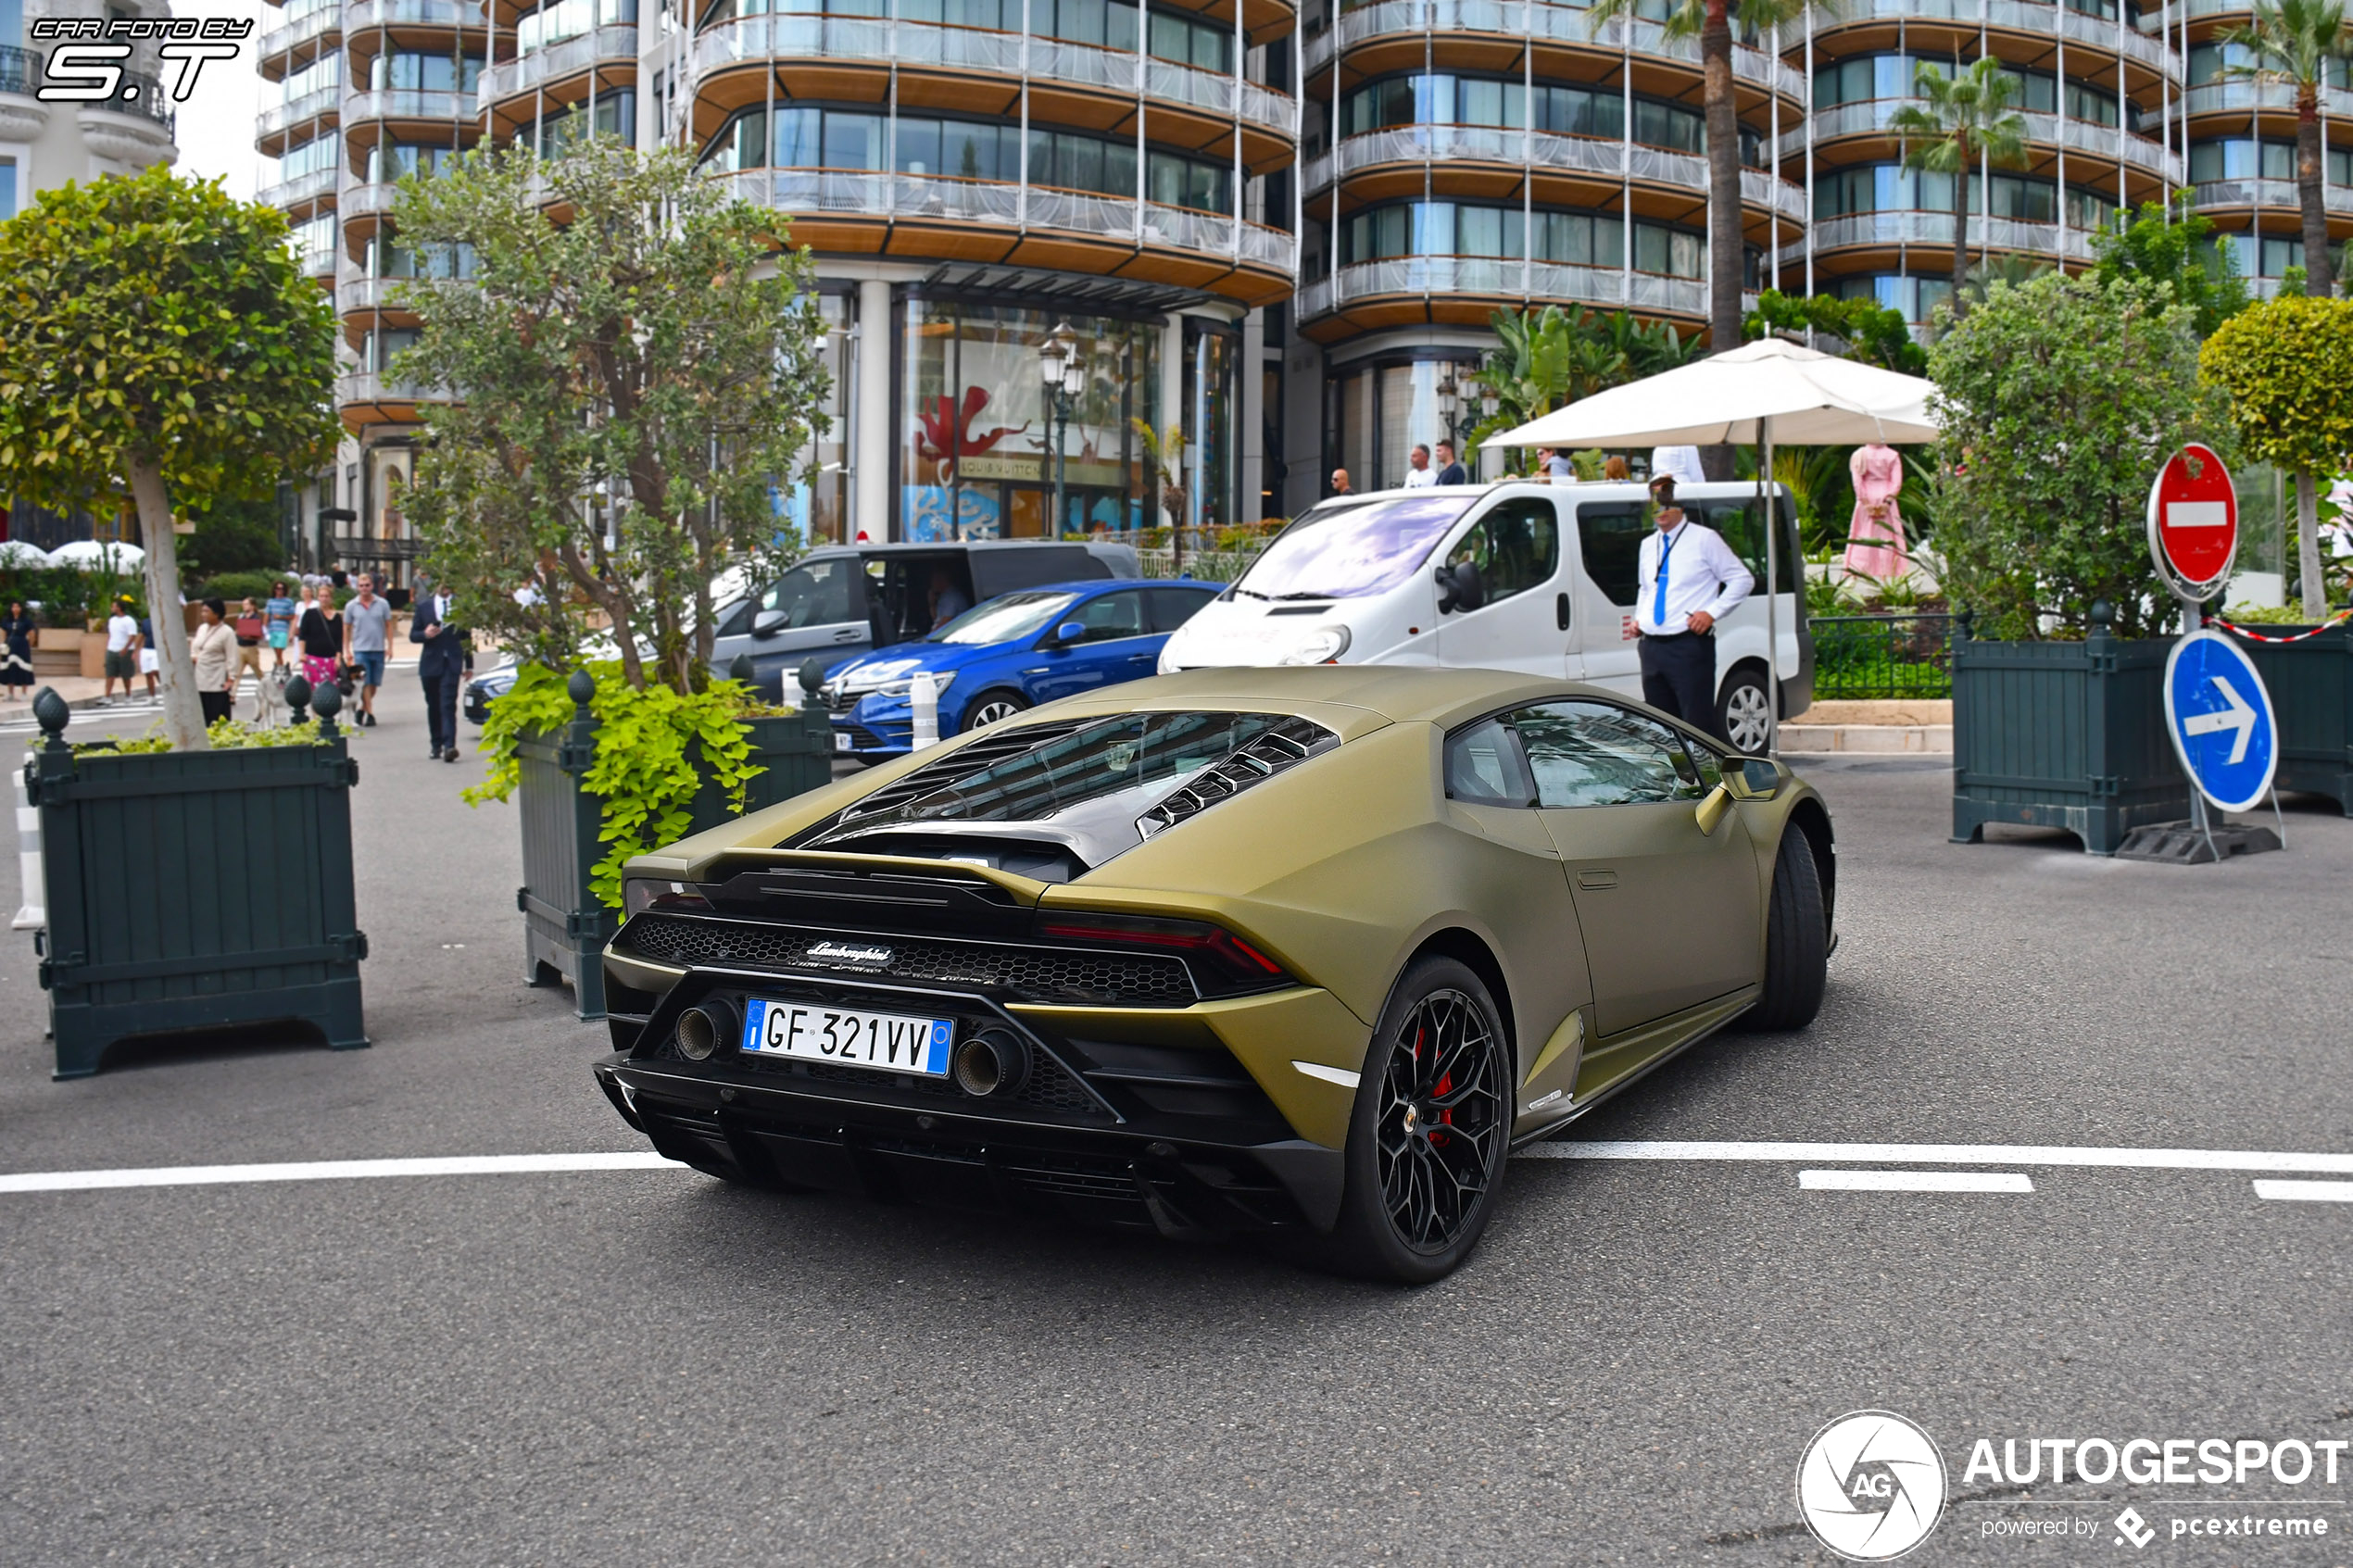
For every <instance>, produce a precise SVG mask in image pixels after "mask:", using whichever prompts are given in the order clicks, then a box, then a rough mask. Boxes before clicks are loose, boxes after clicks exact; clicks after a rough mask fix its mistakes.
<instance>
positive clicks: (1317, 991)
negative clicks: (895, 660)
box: [598, 703, 1381, 1234]
mask: <svg viewBox="0 0 2353 1568" xmlns="http://www.w3.org/2000/svg"><path fill="white" fill-rule="evenodd" d="M1111 708H1112V705H1110V704H1107V703H1099V704H1097V705H1096V709H1097V710H1096V711H1091V712H1090V711H1087V710H1086V709H1084V708H1083V707H1082V708H1081V709H1079V710H1077V711H1075V712H1074V711H1069V710H1067V709H1064V710H1063V711H1061V712H1060V714H1059V716H1055V710H1049V713H1048V714H1046V715H1038V716H1032V717H1026V719H1025V720H1024V721H1016V722H1013V723H1007V724H1002V725H1000V726H996V727H994V728H991V729H989V730H988V731H985V732H982V733H980V734H975V735H974V736H972V737H969V738H967V739H964V740H962V741H960V742H957V743H954V744H953V745H951V746H948V747H942V748H940V749H939V750H937V751H935V752H929V753H925V754H920V755H919V756H917V757H914V758H909V759H903V760H901V761H900V762H897V763H893V764H890V765H888V766H887V767H886V768H884V769H881V770H877V771H875V772H873V773H869V774H867V775H865V776H864V777H862V778H861V779H857V780H849V781H843V782H842V783H839V784H835V785H833V786H832V787H831V788H830V789H827V790H824V791H819V792H815V793H814V794H813V795H812V796H810V797H802V799H801V800H799V801H795V802H789V803H787V804H786V805H785V806H783V807H779V808H776V809H774V810H772V811H770V812H767V813H762V814H761V815H760V816H758V817H753V818H748V819H746V820H745V822H742V823H737V824H730V825H729V827H727V828H724V829H722V830H719V831H718V832H716V833H714V834H705V835H703V836H702V837H700V838H698V839H692V840H688V841H686V843H685V844H682V845H679V846H675V847H672V848H671V849H670V850H667V851H664V852H662V853H661V854H660V855H657V856H654V857H648V858H645V859H641V860H639V861H637V862H635V863H633V866H632V868H631V873H630V877H629V880H628V883H627V885H626V889H625V902H626V906H627V919H626V921H625V922H624V924H623V927H622V929H621V931H620V933H619V935H617V936H616V937H615V938H614V940H613V941H612V943H611V945H610V948H609V949H608V952H607V954H606V959H605V972H606V996H607V1005H608V1007H609V1009H610V1011H611V1019H612V1031H613V1036H614V1044H615V1046H616V1047H618V1049H617V1051H616V1053H615V1054H614V1055H613V1056H611V1057H610V1058H608V1059H607V1060H605V1061H603V1062H602V1063H600V1064H599V1065H598V1079H599V1081H600V1083H601V1084H602V1085H603V1086H604V1088H605V1090H606V1092H607V1094H608V1095H609V1096H610V1098H611V1099H612V1101H613V1104H614V1106H615V1107H616V1108H617V1109H618V1110H620V1112H621V1114H622V1115H623V1117H625V1118H626V1119H627V1120H628V1121H629V1123H631V1124H632V1125H633V1126H635V1127H636V1128H637V1129H639V1130H640V1131H642V1132H643V1133H644V1134H645V1135H646V1136H647V1137H648V1139H650V1140H651V1141H652V1143H653V1145H654V1147H655V1148H657V1149H659V1150H660V1151H661V1152H662V1153H663V1154H665V1155H668V1156H670V1157H671V1158H673V1159H676V1160H683V1161H685V1162H686V1163H687V1164H689V1165H693V1166H695V1167H697V1168H698V1169H700V1170H703V1171H706V1172H708V1173H711V1174H714V1175H717V1176H721V1177H723V1178H725V1179H727V1180H730V1181H736V1182H742V1183H747V1184H750V1185H776V1186H796V1187H818V1188H836V1189H848V1190H852V1191H858V1192H863V1193H867V1194H871V1195H874V1196H876V1197H881V1198H896V1199H912V1200H916V1201H927V1202H937V1203H945V1204H950V1205H956V1206H963V1207H971V1208H982V1209H991V1210H1034V1211H1044V1212H1049V1213H1053V1214H1058V1215H1063V1216H1067V1217H1076V1218H1079V1219H1083V1220H1090V1221H1097V1222H1108V1223H1119V1224H1134V1225H1145V1226H1152V1227H1156V1228H1157V1229H1159V1230H1161V1231H1163V1232H1164V1233H1170V1234H1179V1233H1192V1232H1238V1231H1267V1230H1273V1231H1281V1230H1287V1229H1312V1230H1327V1229H1329V1228H1330V1226H1331V1224H1332V1223H1333V1216H1334V1214H1335V1213H1336V1211H1337V1209H1338V1205H1339V1201H1340V1190H1341V1186H1342V1174H1341V1154H1340V1145H1341V1144H1342V1143H1344V1141H1345V1125H1346V1115H1347V1105H1348V1103H1349V1101H1350V1098H1351V1096H1350V1092H1349V1089H1348V1088H1347V1087H1346V1085H1348V1084H1351V1083H1353V1076H1354V1075H1353V1073H1351V1072H1349V1071H1347V1070H1346V1069H1345V1068H1340V1067H1330V1068H1319V1067H1318V1066H1317V1063H1318V1062H1319V1061H1321V1062H1351V1063H1353V1062H1354V1061H1356V1060H1360V1059H1361V1056H1362V1052H1363V1050H1364V1047H1365V1041H1366V1039H1367V1037H1368V1025H1367V1024H1366V1022H1365V1019H1364V1017H1363V1016H1362V1015H1361V1007H1360V1008H1359V1009H1352V1008H1351V1007H1350V1006H1348V1005H1346V1004H1345V1003H1344V1002H1342V1001H1341V1000H1340V999H1339V998H1338V997H1335V996H1334V995H1333V993H1332V992H1331V991H1330V990H1328V989H1327V988H1326V987H1324V986H1322V985H1317V984H1316V983H1315V977H1314V976H1313V975H1311V974H1308V973H1305V972H1302V964H1301V962H1300V960H1299V959H1298V958H1297V957H1295V956H1293V955H1291V954H1290V953H1287V952H1286V951H1285V950H1284V947H1283V943H1282V940H1281V930H1280V922H1279V920H1262V919H1260V918H1259V917H1258V915H1257V914H1256V913H1254V912H1253V909H1252V906H1251V905H1250V904H1249V903H1248V902H1247V900H1235V899H1227V898H1220V897H1205V896H1201V895H1198V894H1188V893H1186V892H1184V891H1182V890H1181V889H1180V890H1173V891H1172V890H1169V889H1166V888H1151V887H1145V888H1139V887H1137V886H1136V885H1134V884H1133V882H1134V879H1128V882H1127V883H1126V884H1123V885H1118V886H1098V885H1097V884H1093V883H1090V881H1089V877H1090V875H1092V874H1094V873H1096V872H1098V871H1099V869H1100V868H1101V867H1103V866H1105V865H1107V864H1111V863H1114V862H1116V861H1118V860H1119V859H1120V858H1121V857H1123V856H1126V855H1129V854H1131V853H1133V852H1136V851H1137V850H1138V849H1139V847H1141V846H1145V845H1147V844H1150V843H1151V842H1152V841H1154V840H1163V846H1164V849H1166V850H1175V849H1176V848H1177V847H1178V845H1177V843H1176V837H1181V836H1182V835H1183V833H1184V830H1185V825H1186V824H1187V823H1188V822H1190V821H1191V820H1193V819H1195V818H1197V817H1204V816H1205V815H1206V814H1214V813H1218V812H1226V811H1236V810H1238V809H1239V808H1240V806H1241V805H1242V804H1243V803H1244V797H1251V796H1252V794H1253V793H1258V792H1264V795H1265V797H1266V798H1267V799H1268V800H1269V801H1270V802H1271V801H1273V800H1274V799H1275V798H1276V797H1288V799H1289V801H1290V803H1289V804H1288V805H1286V806H1285V807H1284V809H1286V810H1290V811H1296V810H1297V809H1299V803H1300V802H1302V801H1304V800H1306V799H1308V798H1310V797H1309V796H1308V795H1306V794H1304V793H1302V790H1301V786H1312V785H1313V784H1315V774H1316V772H1317V770H1318V769H1319V767H1321V766H1323V765H1325V764H1326V763H1327V762H1338V761H1340V759H1338V758H1336V757H1334V756H1332V754H1333V753H1336V752H1337V751H1339V749H1340V746H1342V744H1343V739H1344V738H1345V737H1344V732H1348V731H1350V730H1351V728H1352V726H1354V727H1356V728H1362V727H1364V726H1365V724H1366V723H1368V722H1375V723H1377V722H1381V721H1378V720H1377V719H1375V718H1374V716H1371V715H1367V714H1364V713H1362V712H1361V711H1359V712H1355V713H1353V714H1349V713H1342V714H1340V715H1338V716H1335V715H1333V714H1329V713H1323V714H1320V715H1319V714H1317V712H1316V710H1315V706H1314V705H1312V704H1309V705H1299V704H1293V705H1289V706H1288V707H1279V708H1271V709H1269V708H1262V709H1261V710H1258V711H1237V710H1234V709H1214V710H1182V709H1179V710H1161V711H1124V710H1108V711H1107V710H1104V709H1111ZM1242 821H1243V819H1242V818H1240V817H1239V816H1238V817H1236V818H1233V819H1231V822H1233V823H1237V824H1238V823H1240V822H1242ZM1172 834H1173V835H1176V837H1166V838H1164V835H1172ZM1139 859H1141V860H1151V859H1152V857H1150V856H1139ZM1164 859H1165V857H1164ZM1098 880H1099V881H1100V880H1101V879H1098ZM1270 929H1271V930H1273V931H1274V932H1275V935H1273V936H1271V937H1270V936H1269V935H1267V931H1268V930H1270ZM1319 1074H1320V1076H1319ZM1270 1088H1271V1090H1272V1091H1273V1092H1270ZM1302 1130H1304V1131H1305V1132H1306V1133H1312V1134H1314V1136H1308V1135H1302Z"/></svg>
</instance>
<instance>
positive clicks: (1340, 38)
mask: <svg viewBox="0 0 2353 1568" xmlns="http://www.w3.org/2000/svg"><path fill="white" fill-rule="evenodd" d="M1969 3H1970V4H1972V5H1974V4H1975V0H1969ZM1629 27H1630V28H1631V30H1632V31H1631V34H1630V37H1629V34H1628V32H1627V31H1626V30H1627V29H1628V28H1629ZM1398 32H1411V33H1421V32H1488V33H1498V34H1502V35H1504V36H1505V37H1510V38H1526V37H1534V38H1538V39H1541V40H1543V41H1544V42H1546V43H1552V44H1582V45H1585V46H1586V47H1588V48H1593V49H1600V50H1604V51H1606V52H1608V53H1611V54H1616V53H1617V51H1618V50H1619V49H1621V48H1623V47H1625V46H1627V45H1628V44H1631V46H1632V48H1633V50H1634V52H1635V53H1636V54H1638V55H1653V56H1661V57H1664V58H1667V59H1671V60H1680V61H1682V62H1684V63H1686V64H1688V65H1692V66H1696V65H1698V64H1699V40H1698V39H1696V38H1675V39H1670V38H1668V37H1667V33H1666V31H1665V30H1664V29H1662V28H1661V27H1660V26H1659V25H1658V24H1657V23H1656V22H1647V21H1634V22H1630V23H1628V22H1611V23H1608V24H1606V25H1604V26H1602V27H1598V28H1597V27H1595V26H1594V25H1593V19H1592V12H1591V11H1590V10H1588V9H1587V8H1586V7H1585V6H1554V5H1547V4H1542V3H1541V0H1379V3H1378V4H1376V5H1371V6H1357V7H1356V8H1355V9H1354V10H1352V11H1348V12H1346V13H1344V14H1343V15H1342V16H1341V17H1340V25H1339V27H1337V28H1328V27H1327V28H1326V29H1324V31H1321V32H1318V33H1316V34H1315V36H1314V37H1312V38H1310V39H1308V41H1307V69H1308V70H1309V71H1310V72H1315V71H1320V70H1322V69H1324V68H1325V67H1327V66H1328V65H1330V64H1331V58H1332V50H1333V48H1334V47H1335V46H1337V47H1339V48H1341V49H1353V48H1354V47H1355V46H1356V45H1358V44H1362V43H1364V42H1365V41H1366V40H1367V39H1372V38H1378V37H1379V36H1381V35H1382V34H1384V33H1398ZM1732 74H1734V75H1735V76H1738V77H1740V78H1742V79H1743V81H1747V82H1756V83H1758V84H1759V85H1761V86H1769V87H1770V88H1771V90H1772V91H1774V92H1775V93H1778V94H1780V95H1781V96H1782V97H1785V98H1791V99H1794V100H1795V101H1796V102H1798V103H1800V104H1803V103H1805V102H1806V100H1807V98H1808V96H1809V94H1808V93H1807V91H1806V76H1805V73H1804V72H1802V71H1800V70H1797V69H1794V68H1793V67H1790V66H1787V65H1784V64H1782V63H1781V62H1780V60H1777V59H1775V58H1774V57H1773V56H1771V55H1769V54H1767V53H1766V52H1765V51H1763V50H1761V49H1749V48H1743V47H1735V48H1734V49H1733V50H1732Z"/></svg>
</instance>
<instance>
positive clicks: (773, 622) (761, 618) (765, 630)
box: [751, 609, 792, 637]
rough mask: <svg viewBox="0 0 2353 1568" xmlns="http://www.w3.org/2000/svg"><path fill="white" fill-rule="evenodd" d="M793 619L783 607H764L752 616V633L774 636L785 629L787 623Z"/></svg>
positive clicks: (761, 635)
mask: <svg viewBox="0 0 2353 1568" xmlns="http://www.w3.org/2000/svg"><path fill="white" fill-rule="evenodd" d="M791 619H792V617H791V616H789V615H786V613H785V612H784V611H783V610H781V609H763V610H761V612H760V613H759V614H758V615H755V616H753V617H752V618H751V634H752V635H753V636H755V637H773V636H774V635H775V634H776V633H779V632H781V631H783V630H784V629H785V623H786V621H790V620H791Z"/></svg>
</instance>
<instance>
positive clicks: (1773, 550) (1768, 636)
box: [1756, 419, 1781, 756]
mask: <svg viewBox="0 0 2353 1568" xmlns="http://www.w3.org/2000/svg"><path fill="white" fill-rule="evenodd" d="M1756 445H1757V461H1756V500H1757V510H1758V511H1759V512H1761V513H1763V514H1764V518H1765V701H1766V703H1767V707H1766V709H1765V714H1766V719H1765V751H1766V754H1767V755H1768V756H1770V755H1772V754H1773V753H1775V752H1778V751H1780V748H1781V601H1780V596H1779V595H1777V594H1776V593H1775V592H1774V589H1775V587H1776V586H1777V585H1778V584H1779V583H1780V578H1781V573H1780V562H1781V551H1780V538H1781V530H1780V521H1781V520H1780V518H1779V517H1777V516H1775V515H1774V513H1775V512H1776V510H1778V508H1776V507H1775V506H1774V504H1773V503H1774V502H1775V500H1777V499H1778V497H1777V496H1775V495H1774V494H1773V488H1772V478H1773V421H1772V420H1768V419H1760V420H1757V421H1756Z"/></svg>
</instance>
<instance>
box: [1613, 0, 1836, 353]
mask: <svg viewBox="0 0 2353 1568" xmlns="http://www.w3.org/2000/svg"><path fill="white" fill-rule="evenodd" d="M1809 9H1818V10H1822V11H1825V12H1828V11H1833V10H1834V9H1835V6H1831V5H1828V4H1820V5H1817V4H1815V0H1664V6H1663V14H1662V8H1661V6H1660V4H1659V0H1594V5H1593V11H1592V25H1593V29H1594V31H1597V32H1598V31H1600V30H1601V28H1602V26H1603V25H1604V23H1606V22H1612V21H1624V20H1629V19H1632V18H1634V17H1636V16H1640V17H1642V19H1645V20H1649V21H1657V22H1660V23H1662V24H1663V25H1664V28H1665V31H1666V33H1667V37H1668V38H1669V39H1685V38H1696V39H1698V40H1699V64H1700V101H1701V107H1702V108H1703V110H1704V111H1705V116H1706V121H1707V340H1708V342H1709V344H1710V345H1712V346H1713V347H1714V349H1715V351H1716V352H1718V353H1719V354H1720V353H1722V352H1723V351H1725V350H1726V349H1729V348H1736V347H1738V346H1739V345H1740V342H1741V280H1742V276H1743V271H1744V269H1743V266H1742V257H1741V248H1742V232H1743V221H1742V213H1741V128H1740V115H1739V111H1738V107H1737V104H1736V100H1735V98H1734V96H1733V89H1732V31H1733V29H1734V28H1735V26H1737V27H1738V28H1739V29H1740V31H1743V32H1764V31H1768V29H1772V28H1776V27H1783V26H1786V25H1788V24H1789V23H1791V22H1793V21H1796V20H1797V19H1799V18H1801V17H1803V16H1804V15H1805V14H1806V11H1808V10H1809Z"/></svg>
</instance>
